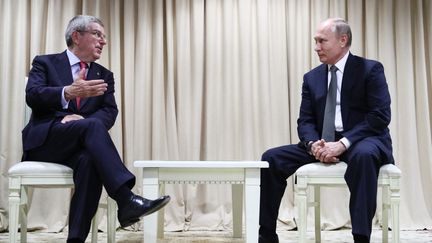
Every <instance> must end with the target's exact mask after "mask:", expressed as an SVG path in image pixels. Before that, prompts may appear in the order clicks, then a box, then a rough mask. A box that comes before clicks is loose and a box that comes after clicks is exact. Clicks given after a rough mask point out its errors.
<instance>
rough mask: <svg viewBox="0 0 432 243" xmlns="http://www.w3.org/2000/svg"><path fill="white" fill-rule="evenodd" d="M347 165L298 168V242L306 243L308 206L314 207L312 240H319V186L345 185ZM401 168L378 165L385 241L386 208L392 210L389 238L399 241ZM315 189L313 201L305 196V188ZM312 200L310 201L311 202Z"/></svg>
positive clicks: (308, 165)
mask: <svg viewBox="0 0 432 243" xmlns="http://www.w3.org/2000/svg"><path fill="white" fill-rule="evenodd" d="M346 168H347V164H346V163H344V162H339V163H336V164H324V163H318V162H317V163H311V164H307V165H303V166H302V167H300V168H299V169H298V170H297V171H296V173H295V176H296V180H297V182H296V190H295V199H296V202H297V208H298V217H299V220H298V224H297V228H298V231H299V242H300V243H304V242H307V239H306V231H307V209H308V207H310V206H312V207H314V208H315V242H321V220H320V187H322V186H325V187H334V186H346V182H345V179H344V174H345V171H346ZM400 178H401V171H400V169H399V168H398V167H396V166H395V165H393V164H387V165H384V166H382V167H381V168H380V171H379V177H378V186H379V187H382V204H383V205H382V210H383V212H382V234H383V235H382V239H383V242H388V222H389V218H388V210H389V209H391V213H392V237H393V238H392V240H393V242H395V243H399V233H400V232H399V202H400V194H399V184H400ZM309 187H311V188H312V189H314V200H313V201H312V200H310V199H309V198H308V193H307V189H308V188H309ZM310 201H311V202H310Z"/></svg>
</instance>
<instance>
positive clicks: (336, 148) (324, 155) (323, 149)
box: [311, 139, 346, 163]
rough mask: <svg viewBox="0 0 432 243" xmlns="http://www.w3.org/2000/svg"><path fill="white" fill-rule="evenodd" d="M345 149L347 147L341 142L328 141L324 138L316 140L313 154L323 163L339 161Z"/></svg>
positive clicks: (312, 149) (313, 145) (312, 150)
mask: <svg viewBox="0 0 432 243" xmlns="http://www.w3.org/2000/svg"><path fill="white" fill-rule="evenodd" d="M345 150H346V148H345V146H344V145H343V144H342V143H341V142H339V141H337V142H326V141H325V140H323V139H321V140H318V141H315V142H314V143H313V144H312V148H311V152H312V155H313V156H315V158H316V159H317V160H319V161H321V162H323V163H335V162H338V161H339V156H340V155H341V154H342V153H343V152H345Z"/></svg>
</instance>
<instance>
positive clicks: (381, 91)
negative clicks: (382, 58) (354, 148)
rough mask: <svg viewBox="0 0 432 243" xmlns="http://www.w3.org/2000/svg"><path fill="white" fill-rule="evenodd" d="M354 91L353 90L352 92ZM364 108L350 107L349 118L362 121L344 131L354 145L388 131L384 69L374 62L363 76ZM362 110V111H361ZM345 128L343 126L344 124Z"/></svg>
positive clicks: (388, 102) (388, 120)
mask: <svg viewBox="0 0 432 243" xmlns="http://www.w3.org/2000/svg"><path fill="white" fill-rule="evenodd" d="M354 91H355V90H354ZM364 93H365V100H366V101H365V104H364V105H365V107H356V106H355V105H352V106H351V107H350V113H351V114H350V116H352V117H360V115H358V114H364V115H362V116H361V117H362V120H360V121H359V122H358V123H356V124H354V126H353V127H350V128H349V129H344V130H345V132H344V133H343V135H344V136H345V137H346V138H347V139H348V140H349V141H350V142H351V143H356V142H357V141H359V140H362V139H364V138H366V137H370V136H379V135H381V134H384V133H385V132H387V131H388V125H389V124H390V120H391V110H390V103H391V99H390V93H389V90H388V85H387V81H386V78H385V75H384V67H383V66H382V64H381V63H379V62H375V64H374V65H373V66H372V68H371V69H370V71H369V72H368V73H367V74H366V76H365V91H364ZM362 109H363V110H362ZM344 128H345V124H344Z"/></svg>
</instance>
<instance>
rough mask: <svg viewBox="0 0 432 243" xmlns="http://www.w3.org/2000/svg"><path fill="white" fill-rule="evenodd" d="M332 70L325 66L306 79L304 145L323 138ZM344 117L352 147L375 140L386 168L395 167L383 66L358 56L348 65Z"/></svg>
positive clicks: (301, 134)
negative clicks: (328, 83) (362, 141)
mask: <svg viewBox="0 0 432 243" xmlns="http://www.w3.org/2000/svg"><path fill="white" fill-rule="evenodd" d="M327 74H328V67H327V65H325V64H322V65H320V66H318V67H316V68H314V69H313V70H311V71H310V72H308V73H306V74H305V75H304V77H303V87H302V101H301V106H300V116H299V119H298V120H297V124H298V128H297V131H298V134H299V138H300V141H301V142H302V143H303V144H304V143H307V142H308V141H316V140H318V139H320V138H321V132H322V126H323V119H324V109H325V103H326V96H327V89H328V88H327V82H328V79H327V77H328V76H327ZM341 113H342V122H343V127H344V131H343V132H342V135H343V136H344V137H346V138H347V139H348V140H349V141H350V142H351V144H352V145H355V143H356V142H358V141H360V140H362V139H364V138H367V137H369V138H375V139H374V141H375V142H376V144H377V146H378V147H379V148H380V150H381V151H382V154H383V156H382V159H383V160H384V161H383V164H386V163H393V156H392V144H391V138H390V134H389V129H388V125H389V123H390V119H391V113H390V94H389V91H388V86H387V82H386V78H385V75H384V68H383V66H382V64H381V63H379V62H377V61H373V60H368V59H365V58H362V57H358V56H354V55H352V54H351V53H350V54H349V56H348V59H347V62H346V64H345V70H344V75H343V78H342V87H341Z"/></svg>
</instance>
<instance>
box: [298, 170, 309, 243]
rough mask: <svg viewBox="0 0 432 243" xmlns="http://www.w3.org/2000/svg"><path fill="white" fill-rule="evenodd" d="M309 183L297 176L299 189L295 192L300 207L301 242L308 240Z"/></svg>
mask: <svg viewBox="0 0 432 243" xmlns="http://www.w3.org/2000/svg"><path fill="white" fill-rule="evenodd" d="M306 189H307V183H306V182H305V179H304V178H301V177H297V190H296V192H295V199H296V200H297V207H298V212H299V213H298V217H299V219H298V223H297V229H298V232H299V243H305V242H306V230H307V207H308V205H307V190H306Z"/></svg>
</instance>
